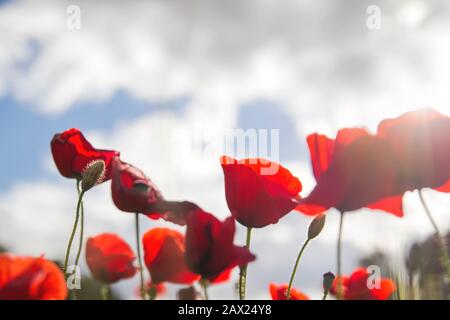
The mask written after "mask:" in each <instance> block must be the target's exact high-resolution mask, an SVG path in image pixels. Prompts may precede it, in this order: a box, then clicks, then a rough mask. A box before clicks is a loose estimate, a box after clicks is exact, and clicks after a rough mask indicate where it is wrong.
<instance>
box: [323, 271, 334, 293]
mask: <svg viewBox="0 0 450 320" xmlns="http://www.w3.org/2000/svg"><path fill="white" fill-rule="evenodd" d="M334 278H335V276H334V274H333V273H332V272H327V273H324V274H323V291H324V292H328V291H330V289H331V287H332V286H333V281H334Z"/></svg>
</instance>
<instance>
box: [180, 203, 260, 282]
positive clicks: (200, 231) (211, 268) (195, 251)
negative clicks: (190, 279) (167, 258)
mask: <svg viewBox="0 0 450 320" xmlns="http://www.w3.org/2000/svg"><path fill="white" fill-rule="evenodd" d="M235 229H236V225H235V222H234V219H233V217H229V218H227V219H225V221H223V222H221V221H220V220H219V219H217V218H216V217H214V216H213V215H211V214H209V213H207V212H205V211H203V210H201V209H198V210H197V211H195V212H193V213H192V214H190V215H189V216H188V217H187V229H186V262H187V265H188V267H189V268H190V269H191V271H192V272H195V273H197V274H200V275H201V276H202V278H203V279H208V280H212V281H214V279H216V280H217V277H219V276H220V275H222V276H223V272H225V271H227V270H229V269H231V268H233V267H236V266H238V265H244V264H246V263H248V262H251V261H254V260H255V259H256V257H255V256H254V255H253V254H251V253H250V251H249V250H248V249H247V248H245V247H239V246H235V245H234V244H233V239H234V233H235Z"/></svg>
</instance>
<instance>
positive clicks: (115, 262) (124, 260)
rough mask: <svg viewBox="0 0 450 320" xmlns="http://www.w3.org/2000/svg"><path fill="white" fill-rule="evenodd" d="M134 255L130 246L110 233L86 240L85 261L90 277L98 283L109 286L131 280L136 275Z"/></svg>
mask: <svg viewBox="0 0 450 320" xmlns="http://www.w3.org/2000/svg"><path fill="white" fill-rule="evenodd" d="M135 258H136V257H135V255H134V253H133V250H131V248H130V246H129V245H128V244H127V243H126V242H125V241H124V240H123V239H122V238H120V237H118V236H117V235H115V234H112V233H103V234H100V235H98V236H95V237H91V238H89V239H88V241H87V244H86V261H87V264H88V266H89V269H90V270H91V273H92V276H93V277H94V278H95V279H96V280H97V281H99V282H102V283H106V284H111V283H114V282H117V281H119V280H121V279H126V278H131V277H133V276H134V274H135V273H136V267H135V266H134V265H133V261H134V260H135Z"/></svg>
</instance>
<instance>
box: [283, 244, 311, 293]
mask: <svg viewBox="0 0 450 320" xmlns="http://www.w3.org/2000/svg"><path fill="white" fill-rule="evenodd" d="M310 240H311V239H310V238H308V239H306V241H305V243H303V245H302V248H301V249H300V252H299V253H298V256H297V260H296V261H295V265H294V270H292V274H291V279H290V280H289V285H288V288H287V292H286V298H287V299H288V300H289V298H290V297H291V288H292V283H293V282H294V278H295V273H296V272H297V268H298V264H299V262H300V259H301V257H302V254H303V251H305V248H306V246H307V245H308V243H309V241H310Z"/></svg>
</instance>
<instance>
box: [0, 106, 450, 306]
mask: <svg viewBox="0 0 450 320" xmlns="http://www.w3.org/2000/svg"><path fill="white" fill-rule="evenodd" d="M307 142H308V146H309V150H310V155H311V162H312V167H313V173H314V176H315V178H316V181H317V184H316V186H315V187H314V189H313V190H312V192H311V193H310V194H309V195H308V196H307V197H304V198H302V197H300V195H299V194H300V192H301V190H302V184H301V182H300V180H299V179H298V178H297V177H295V176H294V175H292V174H291V172H290V171H289V170H288V169H286V168H284V167H283V166H281V165H279V164H278V163H274V162H271V161H268V160H265V159H260V158H255V159H242V160H236V159H233V158H231V157H228V156H223V157H221V159H220V163H221V165H222V169H223V172H224V180H225V196H226V200H227V204H228V207H229V210H230V212H231V215H232V216H230V217H228V218H227V219H225V220H224V221H220V220H219V219H217V218H216V217H215V216H214V215H212V214H210V213H208V212H206V211H204V210H203V209H202V208H201V207H200V206H198V205H197V204H195V203H193V202H189V201H171V200H166V199H165V198H164V197H163V195H162V193H161V191H160V190H159V189H158V188H157V187H156V185H155V184H154V183H153V182H152V181H151V180H150V179H149V178H148V177H147V176H146V175H145V174H144V173H143V172H142V171H141V170H139V169H138V168H136V167H134V166H132V165H131V164H128V163H125V162H123V161H122V160H121V159H120V154H119V152H116V151H110V150H100V149H96V148H94V147H93V146H92V145H91V144H90V143H89V142H88V141H87V140H86V139H85V137H84V136H83V134H82V133H81V132H80V131H79V130H78V129H70V130H67V131H65V132H63V133H60V134H56V135H55V136H54V138H53V140H52V141H51V151H52V155H53V159H54V161H55V164H56V167H57V168H58V170H59V172H60V173H61V175H63V176H64V177H66V178H71V179H75V180H76V181H77V189H78V194H79V198H78V205H77V216H76V220H75V223H74V228H73V230H72V234H71V237H70V241H69V245H68V250H67V252H66V261H65V264H64V267H63V272H61V271H60V268H58V267H57V266H56V265H54V264H53V263H52V262H50V261H48V260H46V259H44V258H43V257H39V258H31V257H18V256H14V255H12V254H3V255H0V299H5V298H9V299H26V298H28V299H65V298H66V297H67V296H68V292H67V288H66V287H67V286H66V281H65V278H67V277H68V276H70V274H69V272H68V269H67V265H68V259H69V257H70V248H71V246H72V241H73V240H74V235H75V231H76V230H77V226H78V225H80V227H81V232H80V239H79V249H78V254H77V259H76V260H75V265H77V264H78V259H79V256H80V252H81V250H82V246H83V215H84V208H83V203H82V198H83V195H84V193H85V192H87V191H88V190H89V189H90V188H92V187H94V186H95V185H97V184H100V183H103V182H105V181H108V180H111V194H112V199H113V202H114V204H115V205H116V207H117V208H118V209H119V210H121V211H125V212H130V213H134V214H135V221H136V236H137V243H136V246H137V257H138V265H136V264H135V260H136V255H135V253H134V252H133V250H132V249H131V248H130V246H129V245H128V244H127V243H126V242H125V241H124V240H123V239H122V238H120V237H119V236H118V235H115V234H111V233H104V234H100V235H97V236H94V237H90V238H89V239H88V240H87V242H86V247H85V256H86V261H87V265H88V266H89V269H90V271H91V274H92V276H93V277H94V278H95V279H96V280H97V281H99V282H101V283H102V284H103V285H106V286H107V285H110V284H112V283H115V282H117V281H119V280H121V279H125V278H130V277H133V276H134V275H135V274H136V273H140V280H141V288H140V297H141V298H143V299H154V298H155V297H156V295H157V294H158V292H161V290H162V286H163V284H164V283H176V284H186V285H193V284H194V283H196V282H198V284H200V286H201V287H203V289H204V294H203V297H204V298H205V297H207V290H206V289H207V287H208V286H209V285H211V284H215V283H218V282H223V281H227V280H229V278H230V273H231V271H232V270H233V269H234V268H236V267H239V269H240V277H239V283H238V288H239V296H240V298H241V299H244V298H245V282H246V270H247V264H248V263H250V262H252V261H254V260H255V259H256V257H255V255H254V254H252V253H251V252H250V250H249V248H250V238H251V231H252V229H255V228H263V227H265V226H268V225H270V224H275V223H277V222H278V221H279V219H281V218H282V217H283V216H285V215H286V214H288V213H289V212H291V211H293V210H296V211H299V212H302V213H304V214H306V215H313V216H315V217H316V218H315V219H314V220H313V221H312V224H311V226H310V230H309V232H308V240H307V242H306V243H305V244H304V246H303V247H302V250H301V251H300V254H299V258H298V259H297V262H296V265H295V268H294V272H293V275H292V278H291V282H290V283H289V285H280V286H278V285H275V284H270V287H269V290H270V293H271V296H272V298H273V299H276V300H279V299H283V300H285V299H291V300H305V299H308V297H307V296H306V295H305V294H303V293H301V292H300V291H298V290H295V289H294V288H292V281H293V279H294V275H295V271H296V269H297V265H298V262H299V260H300V256H301V253H302V252H303V250H304V247H305V246H306V244H307V243H308V241H309V240H311V239H312V238H314V237H316V236H317V235H318V234H319V233H320V231H321V230H322V227H323V224H324V223H325V220H324V212H325V211H327V210H328V209H330V208H335V209H337V210H338V211H339V212H340V213H341V216H343V215H344V213H345V212H349V211H354V210H356V209H359V208H362V207H366V208H370V209H380V210H384V211H387V212H390V213H392V214H394V215H396V216H399V217H401V216H403V207H402V196H403V194H404V193H405V192H406V191H410V190H415V189H418V190H421V189H423V188H433V189H436V190H438V191H442V192H450V118H449V117H447V116H444V115H442V114H440V113H438V112H437V111H435V110H432V109H423V110H418V111H414V112H409V113H406V114H404V115H401V116H400V117H398V118H396V119H388V120H384V121H382V122H381V123H380V125H379V127H378V130H377V133H376V134H371V133H369V132H368V131H366V130H365V129H361V128H345V129H341V130H339V132H338V133H337V136H336V139H330V138H328V137H326V136H324V135H320V134H312V135H309V136H308V137H307ZM139 215H145V216H147V217H149V218H151V219H164V220H166V221H170V222H173V223H175V224H178V225H183V226H186V231H185V234H184V235H183V234H182V233H180V232H178V231H175V230H171V229H168V228H154V229H151V230H149V231H147V232H146V233H145V234H144V235H143V237H142V238H141V237H140V235H139ZM79 218H81V220H79ZM235 220H236V221H238V222H239V223H240V224H242V225H243V226H245V227H246V228H247V241H246V245H245V246H236V245H235V244H234V234H235ZM341 222H342V221H341ZM341 227H342V225H341ZM140 243H142V244H143V253H144V259H143V260H144V263H145V266H146V267H147V269H148V271H149V275H150V279H151V280H149V281H147V282H145V284H144V278H145V277H144V275H143V263H142V261H141V254H140V251H141V249H140ZM447 259H448V258H447ZM447 263H448V261H447ZM337 273H338V274H337V277H336V278H335V277H334V275H332V277H331V278H330V277H326V276H325V275H324V291H325V292H324V293H325V295H324V298H325V297H326V295H327V293H328V292H330V293H331V294H333V295H335V296H337V297H338V298H342V299H388V298H390V296H391V294H392V293H393V292H394V291H395V290H396V288H395V285H394V282H393V281H392V280H390V279H382V280H381V285H379V286H377V287H375V288H369V287H368V285H367V279H368V277H369V276H370V274H369V273H368V271H367V270H365V269H363V268H358V269H356V270H355V271H354V273H353V274H352V275H351V276H343V275H341V274H340V270H339V262H338V270H337ZM330 274H331V273H328V275H330ZM4 275H5V276H4ZM178 296H179V298H186V299H194V298H197V297H199V294H197V292H196V290H195V288H194V287H189V288H187V289H184V290H182V291H180V293H179V295H178Z"/></svg>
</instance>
